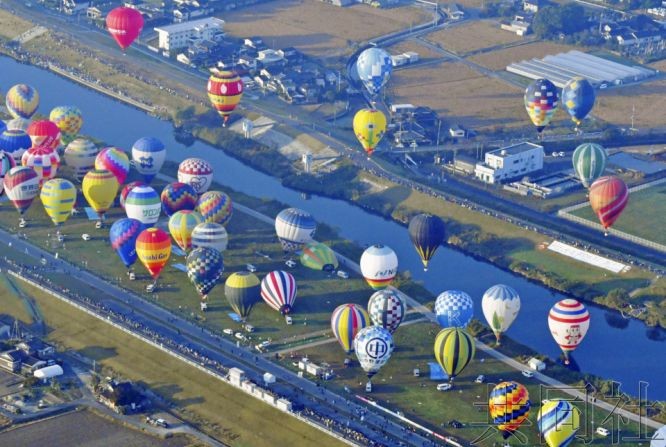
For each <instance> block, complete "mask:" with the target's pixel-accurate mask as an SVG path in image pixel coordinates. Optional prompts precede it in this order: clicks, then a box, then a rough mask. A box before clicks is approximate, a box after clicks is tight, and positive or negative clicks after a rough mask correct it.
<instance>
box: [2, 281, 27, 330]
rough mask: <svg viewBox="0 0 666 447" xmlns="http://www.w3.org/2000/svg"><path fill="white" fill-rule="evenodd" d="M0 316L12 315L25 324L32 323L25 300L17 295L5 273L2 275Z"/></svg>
mask: <svg viewBox="0 0 666 447" xmlns="http://www.w3.org/2000/svg"><path fill="white" fill-rule="evenodd" d="M0 314H11V315H12V316H13V317H14V318H16V319H18V320H19V321H21V322H23V323H25V324H30V323H32V318H31V316H30V313H29V312H28V310H27V309H26V307H25V304H24V303H23V300H21V298H20V297H19V296H18V295H17V294H16V292H15V291H14V289H13V287H12V285H11V283H10V282H9V280H8V279H7V276H5V274H4V273H0Z"/></svg>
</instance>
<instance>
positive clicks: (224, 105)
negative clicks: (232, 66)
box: [207, 71, 243, 125]
mask: <svg viewBox="0 0 666 447" xmlns="http://www.w3.org/2000/svg"><path fill="white" fill-rule="evenodd" d="M207 90H208V98H209V99H210V102H211V104H213V107H214V108H215V110H217V113H219V114H220V116H221V117H222V118H223V119H224V125H226V123H227V121H229V115H231V112H233V111H234V109H235V108H236V106H237V105H238V103H239V102H240V100H241V98H242V97H243V81H241V78H240V76H238V75H237V74H236V73H234V72H233V71H219V72H217V73H213V74H212V75H210V78H208V87H207Z"/></svg>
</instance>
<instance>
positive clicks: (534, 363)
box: [527, 357, 546, 371]
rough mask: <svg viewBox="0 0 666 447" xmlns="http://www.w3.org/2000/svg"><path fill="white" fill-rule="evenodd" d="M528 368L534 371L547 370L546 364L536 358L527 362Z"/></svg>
mask: <svg viewBox="0 0 666 447" xmlns="http://www.w3.org/2000/svg"><path fill="white" fill-rule="evenodd" d="M527 366H529V367H530V369H533V370H534V371H543V370H544V369H546V364H545V363H544V362H543V361H541V360H539V359H538V358H536V357H532V358H531V359H529V360H528V362H527Z"/></svg>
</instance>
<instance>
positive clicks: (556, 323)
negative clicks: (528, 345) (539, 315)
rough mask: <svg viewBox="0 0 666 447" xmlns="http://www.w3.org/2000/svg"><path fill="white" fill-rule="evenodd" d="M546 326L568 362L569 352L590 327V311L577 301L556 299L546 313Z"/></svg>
mask: <svg viewBox="0 0 666 447" xmlns="http://www.w3.org/2000/svg"><path fill="white" fill-rule="evenodd" d="M548 327H549V328H550V333H551V334H552V335H553V338H554V339H555V342H556V343H557V344H558V345H559V346H560V349H562V352H563V353H564V358H565V360H564V363H565V364H569V353H570V352H571V351H573V350H574V349H576V348H577V347H578V345H579V344H580V342H582V341H583V338H585V334H587V330H588V329H589V328H590V313H589V312H588V311H587V309H586V308H585V306H583V305H582V304H581V303H580V302H579V301H577V300H574V299H571V298H568V299H565V300H562V301H558V302H557V303H555V305H554V306H553V307H552V308H551V309H550V312H549V313H548Z"/></svg>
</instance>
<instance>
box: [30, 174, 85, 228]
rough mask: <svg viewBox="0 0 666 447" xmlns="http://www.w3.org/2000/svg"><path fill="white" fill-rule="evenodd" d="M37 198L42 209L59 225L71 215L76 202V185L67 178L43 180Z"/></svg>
mask: <svg viewBox="0 0 666 447" xmlns="http://www.w3.org/2000/svg"><path fill="white" fill-rule="evenodd" d="M39 198H40V199H41V201H42V205H44V211H46V214H48V216H49V217H50V218H51V220H52V221H53V223H54V225H55V226H57V227H59V226H61V225H62V224H63V223H65V222H66V221H67V219H69V216H71V215H72V209H74V205H75V204H76V187H74V184H73V183H72V182H70V181H69V180H65V179H62V178H54V179H51V180H47V181H46V182H44V185H43V186H42V191H41V193H40V195H39Z"/></svg>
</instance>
